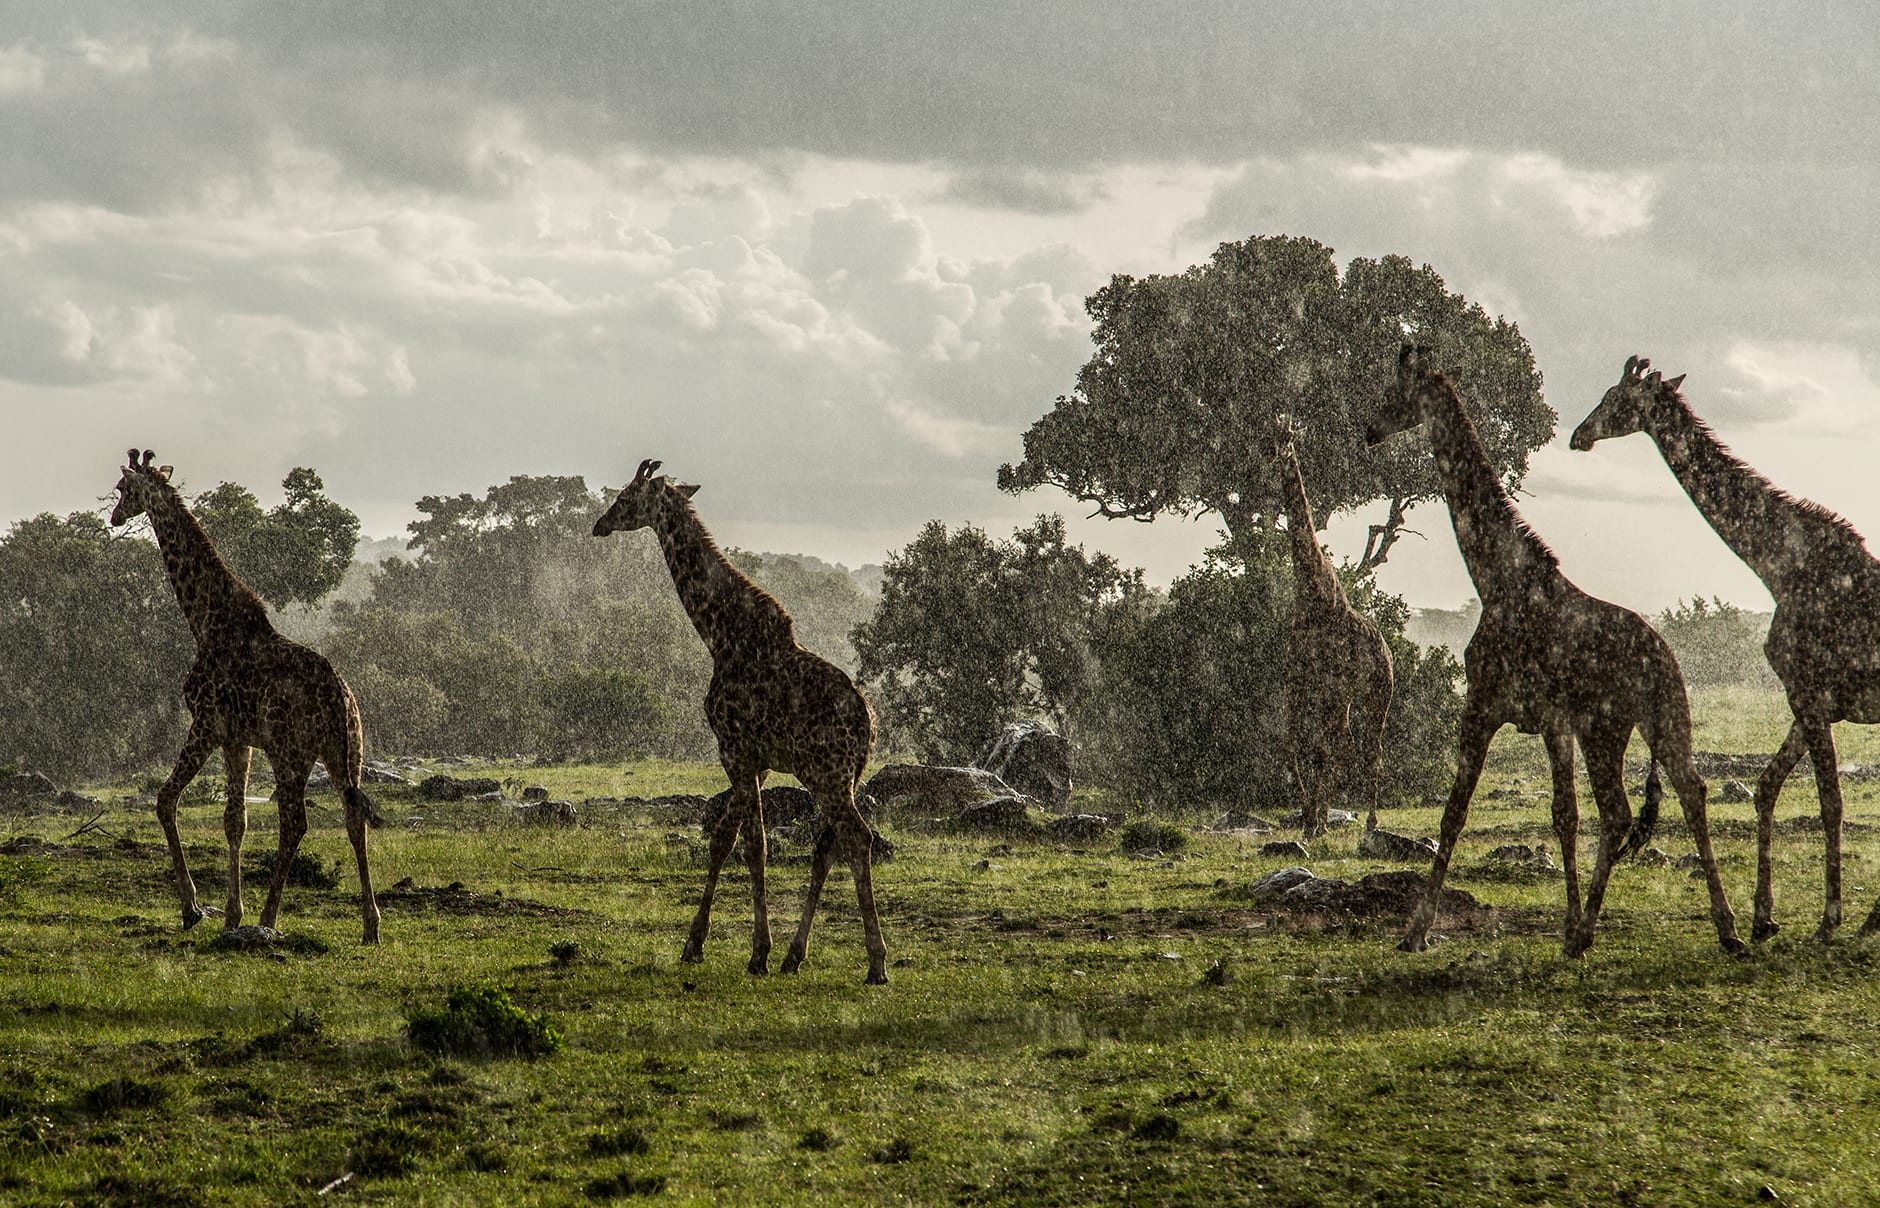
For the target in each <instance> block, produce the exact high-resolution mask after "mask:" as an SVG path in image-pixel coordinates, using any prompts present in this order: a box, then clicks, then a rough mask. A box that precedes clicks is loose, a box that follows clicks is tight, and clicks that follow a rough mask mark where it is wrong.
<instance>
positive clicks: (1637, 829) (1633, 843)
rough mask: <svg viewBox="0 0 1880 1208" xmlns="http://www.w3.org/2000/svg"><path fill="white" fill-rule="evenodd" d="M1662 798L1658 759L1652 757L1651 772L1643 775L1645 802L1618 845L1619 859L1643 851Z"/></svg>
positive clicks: (1655, 828) (1663, 792)
mask: <svg viewBox="0 0 1880 1208" xmlns="http://www.w3.org/2000/svg"><path fill="white" fill-rule="evenodd" d="M1664 799H1665V786H1664V784H1663V782H1661V781H1660V780H1659V779H1658V761H1657V760H1656V759H1654V760H1652V770H1651V774H1650V775H1648V776H1646V777H1645V804H1644V805H1642V806H1640V807H1639V811H1638V817H1637V818H1634V819H1633V820H1632V829H1631V831H1630V832H1628V833H1627V834H1626V837H1625V842H1624V843H1622V844H1620V846H1619V858H1620V859H1621V860H1623V859H1625V858H1626V857H1627V856H1630V855H1634V854H1636V853H1637V852H1640V851H1643V850H1644V849H1645V847H1646V845H1647V844H1649V843H1650V842H1651V841H1652V832H1653V831H1655V830H1657V829H1658V806H1659V803H1660V802H1662V801H1664Z"/></svg>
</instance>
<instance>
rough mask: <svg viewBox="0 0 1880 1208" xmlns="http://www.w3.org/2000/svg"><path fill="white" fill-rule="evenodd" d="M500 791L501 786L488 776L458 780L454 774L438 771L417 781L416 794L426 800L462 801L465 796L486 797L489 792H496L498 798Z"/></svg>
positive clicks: (499, 797)
mask: <svg viewBox="0 0 1880 1208" xmlns="http://www.w3.org/2000/svg"><path fill="white" fill-rule="evenodd" d="M502 791H503V786H502V785H500V784H498V783H496V781H494V780H492V779H491V778H490V777H488V776H477V777H473V778H471V779H468V780H459V779H457V778H456V777H455V776H447V775H445V774H444V773H442V772H438V773H437V774H435V775H432V776H426V777H425V778H424V779H423V780H420V781H419V782H418V796H420V797H422V798H424V799H425V800H426V801H462V800H463V799H464V798H466V797H483V798H485V799H487V794H490V793H496V794H498V798H497V799H498V800H500V799H501V793H502Z"/></svg>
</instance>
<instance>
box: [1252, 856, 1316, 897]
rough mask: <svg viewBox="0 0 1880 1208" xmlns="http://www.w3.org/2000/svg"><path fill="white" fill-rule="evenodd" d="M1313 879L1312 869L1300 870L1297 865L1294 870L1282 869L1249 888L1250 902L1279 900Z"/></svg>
mask: <svg viewBox="0 0 1880 1208" xmlns="http://www.w3.org/2000/svg"><path fill="white" fill-rule="evenodd" d="M1311 879H1312V871H1311V870H1310V869H1307V868H1300V867H1298V866H1297V865H1295V866H1294V867H1292V868H1282V869H1280V870H1278V871H1277V872H1269V873H1267V874H1266V875H1265V876H1264V877H1261V878H1260V879H1259V880H1257V881H1255V882H1254V883H1253V884H1252V885H1251V886H1250V887H1249V888H1248V890H1247V897H1248V899H1249V900H1251V901H1255V902H1259V901H1264V900H1265V899H1267V898H1277V897H1278V896H1279V895H1281V894H1283V893H1285V892H1286V891H1287V890H1288V889H1291V888H1292V887H1293V886H1295V885H1298V884H1301V883H1302V882H1305V881H1310V880H1311Z"/></svg>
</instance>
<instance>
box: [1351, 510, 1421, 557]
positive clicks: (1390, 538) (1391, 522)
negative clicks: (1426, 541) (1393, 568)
mask: <svg viewBox="0 0 1880 1208" xmlns="http://www.w3.org/2000/svg"><path fill="white" fill-rule="evenodd" d="M1409 507H1410V501H1409V500H1407V499H1405V498H1403V497H1402V496H1398V497H1397V498H1395V499H1393V500H1391V501H1390V513H1389V514H1388V515H1387V516H1385V518H1384V523H1382V524H1374V525H1372V526H1371V531H1370V533H1369V534H1368V535H1367V536H1366V537H1365V539H1364V556H1363V557H1362V558H1359V559H1358V573H1359V574H1361V575H1368V574H1370V573H1371V572H1372V571H1374V570H1376V569H1377V568H1378V567H1380V566H1382V565H1384V561H1385V559H1386V558H1388V557H1389V556H1390V547H1391V546H1393V545H1395V544H1397V538H1399V537H1401V536H1402V535H1403V534H1405V533H1416V530H1414V529H1407V528H1405V527H1404V526H1403V522H1404V513H1405V512H1406V511H1408V510H1409ZM1416 535H1417V536H1419V537H1420V536H1422V534H1421V533H1416Z"/></svg>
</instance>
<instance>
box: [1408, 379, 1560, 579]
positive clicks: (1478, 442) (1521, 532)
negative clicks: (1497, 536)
mask: <svg viewBox="0 0 1880 1208" xmlns="http://www.w3.org/2000/svg"><path fill="white" fill-rule="evenodd" d="M1430 380H1431V381H1433V382H1440V383H1442V386H1443V389H1444V390H1446V391H1447V392H1448V393H1449V396H1450V397H1451V398H1453V399H1455V400H1456V406H1457V407H1458V408H1459V409H1460V410H1461V411H1462V418H1463V419H1464V420H1465V421H1467V423H1468V428H1467V432H1468V437H1469V439H1470V440H1471V441H1473V442H1475V447H1476V448H1477V449H1478V450H1480V451H1481V453H1482V460H1483V462H1485V463H1486V462H1487V461H1488V451H1487V450H1486V449H1484V448H1482V437H1481V434H1480V433H1478V432H1476V430H1475V421H1474V420H1472V419H1469V409H1468V408H1467V407H1464V406H1463V405H1462V396H1461V395H1460V394H1458V393H1457V392H1456V387H1455V383H1453V382H1451V381H1450V380H1449V379H1448V377H1446V376H1444V374H1443V372H1442V371H1441V370H1440V369H1437V370H1431V371H1430ZM1488 481H1489V489H1490V490H1491V491H1493V492H1494V495H1495V498H1497V499H1499V500H1500V501H1501V504H1502V506H1503V507H1505V508H1507V509H1508V515H1509V517H1510V518H1511V519H1512V520H1513V521H1514V531H1515V535H1516V536H1518V537H1520V538H1521V540H1523V541H1525V542H1526V543H1527V545H1528V548H1530V549H1532V550H1533V551H1534V553H1535V554H1537V555H1539V557H1540V559H1541V560H1542V561H1543V562H1545V563H1546V564H1547V565H1548V566H1551V567H1553V568H1554V569H1555V570H1558V569H1560V557H1559V555H1558V554H1556V553H1554V550H1553V547H1552V546H1550V545H1548V544H1547V541H1546V539H1545V538H1543V537H1542V536H1541V535H1540V534H1539V533H1537V532H1535V531H1534V526H1533V525H1530V524H1529V523H1528V520H1527V517H1526V516H1523V515H1522V514H1521V509H1520V508H1518V507H1516V506H1515V505H1514V496H1512V495H1510V494H1509V493H1508V488H1507V486H1505V485H1504V484H1503V483H1502V481H1501V476H1500V475H1498V474H1495V473H1493V472H1492V468H1491V473H1490V474H1489V476H1488Z"/></svg>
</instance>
